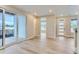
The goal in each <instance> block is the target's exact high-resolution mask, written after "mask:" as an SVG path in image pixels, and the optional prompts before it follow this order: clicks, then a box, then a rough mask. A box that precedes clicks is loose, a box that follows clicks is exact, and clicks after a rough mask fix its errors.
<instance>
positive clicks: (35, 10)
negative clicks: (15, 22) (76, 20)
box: [13, 5, 79, 16]
mask: <svg viewBox="0 0 79 59" xmlns="http://www.w3.org/2000/svg"><path fill="white" fill-rule="evenodd" d="M13 7H15V8H18V9H20V10H22V11H25V12H30V13H32V14H36V15H37V16H45V15H49V14H50V13H49V10H52V13H51V14H53V15H56V16H60V15H64V16H67V15H76V14H78V13H79V6H78V5H14V6H13Z"/></svg>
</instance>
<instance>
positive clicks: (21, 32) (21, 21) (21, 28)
mask: <svg viewBox="0 0 79 59" xmlns="http://www.w3.org/2000/svg"><path fill="white" fill-rule="evenodd" d="M18 37H19V40H25V38H26V17H25V16H18Z"/></svg>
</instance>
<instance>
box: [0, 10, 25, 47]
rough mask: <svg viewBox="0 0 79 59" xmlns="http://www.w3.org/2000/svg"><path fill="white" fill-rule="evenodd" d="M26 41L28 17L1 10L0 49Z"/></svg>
mask: <svg viewBox="0 0 79 59" xmlns="http://www.w3.org/2000/svg"><path fill="white" fill-rule="evenodd" d="M25 39H26V16H24V15H22V16H16V15H15V14H14V13H11V12H8V11H6V10H2V9H0V48H1V47H4V46H7V45H11V44H14V43H15V42H17V40H18V41H23V40H25Z"/></svg>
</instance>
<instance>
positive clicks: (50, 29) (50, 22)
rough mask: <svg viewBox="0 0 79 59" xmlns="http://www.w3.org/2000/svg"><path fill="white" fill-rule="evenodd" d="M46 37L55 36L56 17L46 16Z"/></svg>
mask: <svg viewBox="0 0 79 59" xmlns="http://www.w3.org/2000/svg"><path fill="white" fill-rule="evenodd" d="M46 32H47V38H54V39H55V38H56V17H55V16H47V29H46Z"/></svg>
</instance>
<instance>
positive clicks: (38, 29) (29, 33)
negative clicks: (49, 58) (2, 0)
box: [0, 5, 79, 54]
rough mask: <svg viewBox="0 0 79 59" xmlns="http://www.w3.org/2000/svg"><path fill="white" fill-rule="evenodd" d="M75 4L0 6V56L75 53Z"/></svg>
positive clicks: (78, 9) (78, 14)
mask: <svg viewBox="0 0 79 59" xmlns="http://www.w3.org/2000/svg"><path fill="white" fill-rule="evenodd" d="M78 25H79V6H78V5H0V54H78V53H79V40H78V39H79V27H78Z"/></svg>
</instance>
